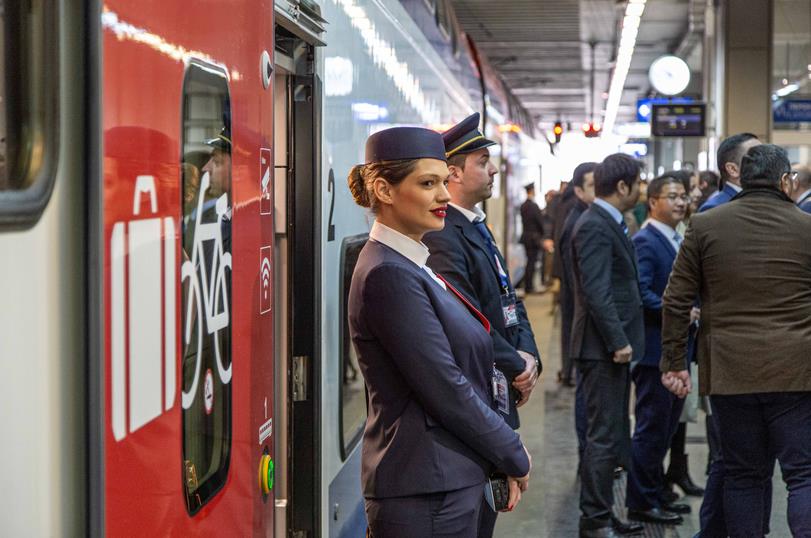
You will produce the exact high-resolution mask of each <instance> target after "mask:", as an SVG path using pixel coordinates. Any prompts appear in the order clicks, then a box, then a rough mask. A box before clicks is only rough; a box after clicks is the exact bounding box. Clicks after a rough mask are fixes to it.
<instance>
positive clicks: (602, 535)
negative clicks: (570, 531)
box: [580, 527, 620, 538]
mask: <svg viewBox="0 0 811 538" xmlns="http://www.w3.org/2000/svg"><path fill="white" fill-rule="evenodd" d="M580 538H620V535H619V534H617V531H615V530H614V527H600V528H599V529H580Z"/></svg>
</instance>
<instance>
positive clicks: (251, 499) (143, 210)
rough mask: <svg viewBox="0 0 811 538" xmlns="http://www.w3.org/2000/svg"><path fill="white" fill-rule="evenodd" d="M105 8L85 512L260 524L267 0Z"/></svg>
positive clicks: (114, 520) (209, 525) (269, 396)
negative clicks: (92, 414) (97, 310)
mask: <svg viewBox="0 0 811 538" xmlns="http://www.w3.org/2000/svg"><path fill="white" fill-rule="evenodd" d="M100 22H101V32H102V35H101V47H102V54H101V57H102V58H103V60H102V63H101V79H100V84H101V91H100V95H101V96H102V97H101V99H102V101H101V118H100V124H101V147H102V162H103V165H102V171H101V174H102V179H101V185H102V187H101V198H100V199H101V204H100V205H101V207H100V210H101V215H102V217H101V222H100V224H99V225H100V226H101V230H102V231H101V233H100V242H99V243H100V244H99V245H97V247H98V250H99V251H98V252H96V254H97V259H98V260H99V262H98V263H100V264H101V267H102V269H101V275H102V278H101V296H102V304H103V307H102V314H101V319H102V323H101V324H100V325H99V327H98V334H97V335H96V337H97V338H98V339H99V340H100V341H101V342H103V344H102V346H103V351H102V353H101V354H102V357H103V359H102V360H101V361H100V365H99V366H98V367H97V368H96V369H95V370H94V375H95V376H96V377H97V379H98V386H99V387H100V390H101V394H103V398H101V405H100V406H99V408H98V409H95V411H96V412H97V413H98V416H99V418H100V420H101V423H102V424H103V426H102V434H101V440H102V446H103V451H102V453H103V457H102V458H100V461H99V462H98V463H97V465H98V466H99V467H96V468H95V470H96V471H97V472H98V473H99V476H100V477H102V480H101V481H100V482H101V484H102V485H101V486H99V485H97V484H93V485H92V486H91V487H92V488H94V489H95V490H97V491H96V492H95V494H94V495H93V496H92V498H94V499H99V500H101V501H102V502H100V505H99V506H93V507H91V509H93V510H95V513H94V514H93V518H94V522H102V523H101V524H96V523H94V528H100V529H103V530H102V531H101V532H104V533H106V534H109V535H111V536H125V535H131V534H134V533H135V534H141V535H150V534H153V535H188V534H206V535H240V536H248V535H254V536H260V535H262V536H269V535H271V534H272V532H273V515H274V509H273V506H274V502H273V501H274V495H273V494H274V491H273V478H274V474H273V458H274V456H275V454H274V453H273V449H274V439H273V429H274V427H273V419H274V417H273V400H274V394H273V388H274V387H273V373H274V365H273V315H274V314H273V309H272V306H273V305H272V289H271V285H272V278H273V276H272V264H273V261H272V260H273V225H272V224H273V223H272V218H273V200H272V189H273V185H272V184H271V176H272V173H271V172H272V169H271V167H272V151H273V147H272V132H273V131H272V130H273V124H272V120H273V99H272V92H273V87H272V84H270V78H271V74H272V64H271V60H270V58H271V56H270V52H272V51H273V33H272V28H273V3H272V2H271V1H270V0H241V1H239V2H227V3H222V2H213V1H211V2H203V3H189V2H185V1H182V0H145V1H142V2H138V3H132V2H129V1H125V0H110V1H107V2H105V3H104V7H103V8H102V11H101V13H100ZM237 37H238V38H237ZM99 491H101V492H102V493H99ZM96 525H98V526H97V527H96Z"/></svg>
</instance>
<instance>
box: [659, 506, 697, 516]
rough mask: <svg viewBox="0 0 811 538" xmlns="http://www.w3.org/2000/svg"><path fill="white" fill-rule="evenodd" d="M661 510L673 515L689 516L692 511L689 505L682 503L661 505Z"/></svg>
mask: <svg viewBox="0 0 811 538" xmlns="http://www.w3.org/2000/svg"><path fill="white" fill-rule="evenodd" d="M662 509H663V510H666V511H668V512H671V513H673V514H689V513H690V512H692V511H693V509H692V508H690V505H689V504H684V503H668V504H664V505H662Z"/></svg>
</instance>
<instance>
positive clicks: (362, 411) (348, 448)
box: [339, 235, 369, 459]
mask: <svg viewBox="0 0 811 538" xmlns="http://www.w3.org/2000/svg"><path fill="white" fill-rule="evenodd" d="M368 239H369V236H368V235H356V236H352V237H347V238H346V239H344V241H343V244H342V245H341V283H342V286H343V287H342V295H341V299H342V302H341V355H340V364H339V368H340V375H341V390H340V399H341V415H340V421H341V458H343V459H346V458H347V456H349V453H350V452H352V449H353V448H354V447H355V445H357V444H358V441H359V440H360V436H361V433H362V432H363V425H364V424H365V422H366V388H365V387H364V384H363V377H362V376H361V374H360V368H358V356H357V354H356V352H355V346H354V345H352V337H351V336H350V334H349V315H348V313H349V306H348V303H349V286H350V284H352V273H354V272H355V265H357V263H358V256H359V255H360V251H361V249H362V248H363V245H365V244H366V241H367V240H368Z"/></svg>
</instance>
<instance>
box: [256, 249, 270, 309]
mask: <svg viewBox="0 0 811 538" xmlns="http://www.w3.org/2000/svg"><path fill="white" fill-rule="evenodd" d="M272 275H273V273H272V272H271V265H270V247H262V248H260V249H259V313H260V314H266V313H268V312H270V309H271V305H272V304H273V293H272V288H271V285H270V284H271V278H272Z"/></svg>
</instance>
